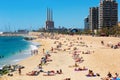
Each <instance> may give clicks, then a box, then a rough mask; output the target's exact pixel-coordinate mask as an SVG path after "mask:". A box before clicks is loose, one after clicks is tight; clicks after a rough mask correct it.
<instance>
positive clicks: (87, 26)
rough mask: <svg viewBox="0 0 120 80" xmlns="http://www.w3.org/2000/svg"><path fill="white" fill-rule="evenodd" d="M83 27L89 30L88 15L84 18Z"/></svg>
mask: <svg viewBox="0 0 120 80" xmlns="http://www.w3.org/2000/svg"><path fill="white" fill-rule="evenodd" d="M84 29H85V30H89V16H88V17H86V18H85V19H84Z"/></svg>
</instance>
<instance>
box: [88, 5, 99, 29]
mask: <svg viewBox="0 0 120 80" xmlns="http://www.w3.org/2000/svg"><path fill="white" fill-rule="evenodd" d="M98 12H99V8H98V7H91V8H90V9H89V27H90V30H91V31H94V30H97V29H98V17H99V16H98Z"/></svg>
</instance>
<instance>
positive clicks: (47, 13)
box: [47, 8, 48, 21]
mask: <svg viewBox="0 0 120 80" xmlns="http://www.w3.org/2000/svg"><path fill="white" fill-rule="evenodd" d="M47 21H48V8H47Z"/></svg>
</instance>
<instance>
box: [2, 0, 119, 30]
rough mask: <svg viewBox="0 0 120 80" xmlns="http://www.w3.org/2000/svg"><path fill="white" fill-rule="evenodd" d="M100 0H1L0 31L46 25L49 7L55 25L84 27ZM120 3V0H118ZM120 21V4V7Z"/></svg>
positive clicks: (37, 27)
mask: <svg viewBox="0 0 120 80" xmlns="http://www.w3.org/2000/svg"><path fill="white" fill-rule="evenodd" d="M99 2H100V0H0V31H14V30H18V29H28V30H31V29H39V28H42V27H45V21H46V19H47V18H46V12H47V8H51V9H52V10H53V20H54V23H55V27H56V28H58V26H61V27H66V28H84V18H85V17H87V16H88V14H89V8H90V7H97V6H99ZM117 2H118V3H120V0H117ZM118 10H119V12H118V14H119V15H118V16H119V19H118V20H119V21H120V5H119V7H118Z"/></svg>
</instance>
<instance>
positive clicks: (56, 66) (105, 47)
mask: <svg viewBox="0 0 120 80" xmlns="http://www.w3.org/2000/svg"><path fill="white" fill-rule="evenodd" d="M39 34H40V33H30V35H31V36H35V37H36V39H35V40H33V42H38V43H40V44H41V46H40V47H39V49H38V54H37V55H32V56H31V57H29V58H27V59H25V60H23V61H20V62H19V63H18V64H19V65H22V66H24V67H25V68H23V69H21V75H20V74H19V72H18V70H17V71H14V72H11V74H13V76H8V75H4V76H2V77H0V80H67V79H66V78H70V80H101V78H103V77H107V74H108V72H111V74H112V75H113V77H114V76H115V73H118V74H120V64H119V63H120V48H119V47H118V48H117V49H114V47H113V46H115V45H116V44H118V42H120V38H118V37H92V36H85V35H60V34H59V35H58V34H54V35H52V34H51V35H50V34H48V33H46V34H44V35H42V36H40V35H39ZM101 41H103V42H104V43H103V44H101ZM43 49H44V53H43ZM46 54H49V55H50V56H49V59H50V61H48V62H46V63H45V64H44V65H42V70H43V72H40V73H39V74H38V75H32V76H30V75H27V73H29V72H31V71H33V70H36V71H37V70H38V65H39V64H40V63H41V58H42V57H43V56H45V55H46ZM78 59H79V60H78ZM76 60H77V61H76ZM75 64H77V65H78V66H75ZM83 67H85V70H82V71H76V70H75V69H77V68H83ZM60 69H61V70H62V73H61V74H58V73H56V71H57V70H60ZM89 70H92V71H93V72H94V74H95V75H96V73H97V74H99V76H97V75H96V76H94V77H93V76H92V77H88V76H86V75H87V74H88V72H89ZM48 71H55V74H54V75H52V76H49V75H47V72H48ZM45 75H46V76H45ZM68 80H69V79H68Z"/></svg>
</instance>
